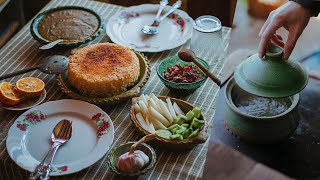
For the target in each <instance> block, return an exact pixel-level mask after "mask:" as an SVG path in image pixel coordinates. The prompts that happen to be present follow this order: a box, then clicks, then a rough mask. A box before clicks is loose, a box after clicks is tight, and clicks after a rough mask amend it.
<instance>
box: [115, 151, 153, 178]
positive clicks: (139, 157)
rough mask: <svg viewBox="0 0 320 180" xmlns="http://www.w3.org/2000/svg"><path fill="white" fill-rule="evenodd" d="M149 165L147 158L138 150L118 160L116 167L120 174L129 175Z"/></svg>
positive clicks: (125, 154) (123, 155)
mask: <svg viewBox="0 0 320 180" xmlns="http://www.w3.org/2000/svg"><path fill="white" fill-rule="evenodd" d="M148 163H149V157H148V156H147V155H146V154H145V153H144V152H143V151H140V150H136V151H134V152H133V153H130V152H126V153H124V154H122V155H121V156H120V157H119V158H118V163H117V167H118V169H120V170H121V171H122V172H126V173H131V172H136V171H138V170H140V169H142V168H143V167H144V166H146V165H147V164H148Z"/></svg>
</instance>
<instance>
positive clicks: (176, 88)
mask: <svg viewBox="0 0 320 180" xmlns="http://www.w3.org/2000/svg"><path fill="white" fill-rule="evenodd" d="M197 59H198V61H199V62H200V63H201V64H202V65H203V66H204V67H205V68H207V69H209V68H210V67H209V65H208V63H207V62H206V61H204V60H202V59H200V58H197ZM176 64H179V65H180V66H185V65H190V64H192V65H195V64H194V63H193V62H185V61H182V60H181V59H180V58H179V57H178V56H170V57H167V58H166V59H164V60H162V61H161V62H160V63H159V65H158V67H157V74H158V76H159V78H160V80H161V81H162V82H163V84H164V85H165V86H167V87H168V88H169V89H170V91H172V92H173V93H175V94H179V95H187V94H190V93H192V92H194V91H195V90H196V89H198V88H199V87H200V86H201V85H203V84H204V82H205V81H206V80H207V78H208V76H206V75H205V77H204V78H203V79H201V80H200V81H197V82H194V83H176V82H172V81H168V80H167V79H166V78H164V72H165V71H166V70H167V69H168V68H169V67H172V66H174V65H176ZM195 66H196V65H195Z"/></svg>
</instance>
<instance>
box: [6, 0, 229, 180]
mask: <svg viewBox="0 0 320 180" xmlns="http://www.w3.org/2000/svg"><path fill="white" fill-rule="evenodd" d="M66 5H76V6H85V7H88V8H91V9H93V10H95V11H96V12H98V13H99V14H100V15H101V16H102V17H103V18H105V19H106V20H108V19H109V18H110V17H111V16H112V15H113V14H114V13H115V12H117V11H119V10H121V9H122V7H119V6H115V5H110V4H105V3H100V2H94V1H88V0H63V1H62V0H52V1H51V2H50V3H49V4H48V5H47V6H46V7H45V8H44V9H43V10H47V9H50V8H53V7H57V6H66ZM29 26H30V22H29V23H27V24H26V26H25V27H24V28H23V29H22V30H21V31H20V32H19V33H18V34H17V35H16V36H15V37H14V38H13V39H12V40H11V41H10V42H9V43H8V44H7V45H6V46H5V47H3V48H2V49H1V51H0V69H1V74H5V73H8V72H12V71H15V70H18V69H22V68H25V67H31V66H35V65H37V64H39V63H40V61H41V59H42V58H44V57H46V56H49V55H54V54H60V55H67V54H68V53H69V51H70V49H61V48H56V49H53V50H49V51H40V50H39V49H38V48H39V46H40V44H39V43H38V42H37V41H35V40H34V39H33V38H32V36H31V35H30V32H29ZM230 32H231V29H230V28H225V27H224V28H222V30H221V31H220V32H219V37H218V38H217V39H213V42H215V43H216V45H215V46H222V48H220V51H217V52H216V53H215V54H214V55H213V56H210V58H209V57H208V54H209V52H207V54H202V56H203V58H204V59H207V61H208V63H209V64H210V66H211V71H212V72H213V73H214V74H216V75H218V76H220V74H221V72H222V67H223V59H224V55H225V53H226V49H227V47H228V42H229V36H230ZM107 41H108V37H107V36H104V35H103V36H101V37H99V38H97V39H96V40H95V41H93V42H91V43H89V44H92V43H97V42H107ZM204 45H205V46H212V44H204ZM189 46H190V43H189V42H188V43H186V44H185V45H183V46H181V47H178V48H175V49H172V50H170V51H165V52H160V53H146V54H145V55H146V56H147V57H148V59H149V61H150V64H151V70H152V73H151V77H150V79H149V81H148V83H147V84H146V85H145V86H144V88H143V89H142V93H145V94H149V93H151V92H152V93H155V94H156V95H171V94H170V92H169V90H168V89H167V88H166V87H165V86H164V85H163V84H162V83H161V81H160V79H159V78H158V77H157V75H156V72H155V68H156V67H157V64H158V63H159V62H160V61H161V60H162V59H164V58H166V57H168V56H172V55H175V54H177V52H178V51H179V50H181V49H182V48H185V47H189ZM215 46H213V47H215ZM25 76H36V77H39V78H41V79H43V80H44V81H45V83H46V87H45V88H46V90H47V97H46V101H54V100H58V99H64V98H68V97H66V96H65V95H64V94H63V93H62V92H61V90H60V89H59V87H58V86H57V83H56V80H55V76H54V75H46V74H43V73H41V72H39V71H34V72H31V73H28V74H24V75H22V76H19V77H15V78H12V79H8V81H10V82H15V81H17V80H18V79H19V78H21V77H25ZM218 90H219V88H218V87H217V86H216V85H215V84H214V83H212V82H211V81H209V80H208V81H206V83H205V84H204V85H203V86H201V88H199V89H198V90H197V91H196V92H195V93H193V94H191V95H189V96H186V97H183V98H182V99H184V100H186V101H188V102H190V103H192V104H194V105H196V106H198V107H201V108H202V111H203V113H204V115H205V116H206V118H207V120H208V121H209V124H210V125H211V124H212V119H213V116H214V113H215V107H216V106H215V101H216V95H217V93H218ZM130 104H131V102H130V101H128V102H124V103H121V104H118V105H116V106H101V108H102V109H103V110H105V111H106V112H107V113H108V114H109V116H110V117H111V119H112V121H113V124H114V127H115V139H114V144H113V147H115V146H118V145H119V144H122V143H125V142H127V141H135V140H137V139H138V138H141V136H139V133H138V132H137V131H136V130H135V127H134V126H133V124H132V123H131V121H130V117H129V108H130ZM21 113H22V112H16V111H5V110H0V117H1V118H0V119H1V122H0V175H1V176H0V179H24V178H26V177H28V174H29V173H28V172H26V171H24V170H22V169H21V168H19V167H18V166H17V165H16V164H15V163H14V162H13V161H12V160H11V159H10V157H9V156H8V154H7V151H6V146H5V143H6V138H7V133H8V129H9V128H10V126H11V125H12V124H13V122H14V121H15V119H16V118H17V117H18V116H19V115H20V114H21ZM210 129H211V128H210ZM50 131H51V130H50ZM48 133H51V132H49V130H48ZM208 143H209V141H206V142H205V143H204V144H201V145H198V146H197V147H195V148H194V149H192V150H189V151H185V152H172V151H170V150H167V149H164V148H161V147H157V148H155V150H156V153H157V163H156V164H155V167H154V168H153V169H152V170H150V171H148V172H147V173H146V174H144V175H143V176H140V178H141V179H156V178H158V179H199V178H201V177H202V174H203V168H204V163H205V160H206V152H207V147H208ZM63 178H67V179H71V178H72V179H118V178H121V177H119V176H117V175H116V174H115V173H113V172H112V171H111V170H110V169H109V167H108V165H107V156H106V155H105V156H103V158H102V159H101V160H99V161H98V162H96V163H95V164H93V165H92V166H90V167H89V168H87V169H84V170H83V171H80V172H78V173H75V174H72V175H68V176H63ZM138 178H139V177H138Z"/></svg>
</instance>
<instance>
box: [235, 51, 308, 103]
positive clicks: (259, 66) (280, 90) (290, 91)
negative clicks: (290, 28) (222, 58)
mask: <svg viewBox="0 0 320 180" xmlns="http://www.w3.org/2000/svg"><path fill="white" fill-rule="evenodd" d="M282 57H283V49H282V48H281V47H279V46H275V45H269V46H268V48H267V52H266V54H265V57H264V58H262V59H260V58H259V57H258V54H255V55H253V56H251V57H249V58H248V59H247V60H245V61H243V62H242V63H241V64H240V65H239V66H237V68H236V70H235V72H234V77H235V81H236V82H237V84H238V85H239V86H240V87H241V88H242V89H244V90H245V91H247V92H249V93H251V94H254V95H257V96H261V97H274V98H280V97H288V96H292V95H294V94H297V93H299V92H300V91H301V90H302V89H303V88H304V87H305V86H306V85H307V83H308V75H307V72H306V70H305V69H304V68H303V67H302V65H300V63H299V62H297V61H294V60H283V58H282Z"/></svg>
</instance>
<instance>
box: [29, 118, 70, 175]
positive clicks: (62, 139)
mask: <svg viewBox="0 0 320 180" xmlns="http://www.w3.org/2000/svg"><path fill="white" fill-rule="evenodd" d="M71 136H72V122H71V121H69V120H66V119H64V120H62V121H60V122H58V124H57V125H56V126H55V127H54V129H53V131H52V134H51V140H52V145H51V148H50V150H49V152H48V154H47V155H46V157H45V158H44V159H43V160H42V162H41V163H40V164H39V165H38V166H37V167H36V168H35V170H34V171H33V172H32V173H31V174H30V177H29V180H34V179H37V178H38V177H39V176H40V179H44V180H47V179H49V173H50V167H51V163H52V160H53V158H54V156H55V154H56V152H57V150H58V148H59V147H60V146H62V145H63V144H65V143H66V142H68V141H69V140H70V138H71Z"/></svg>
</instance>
